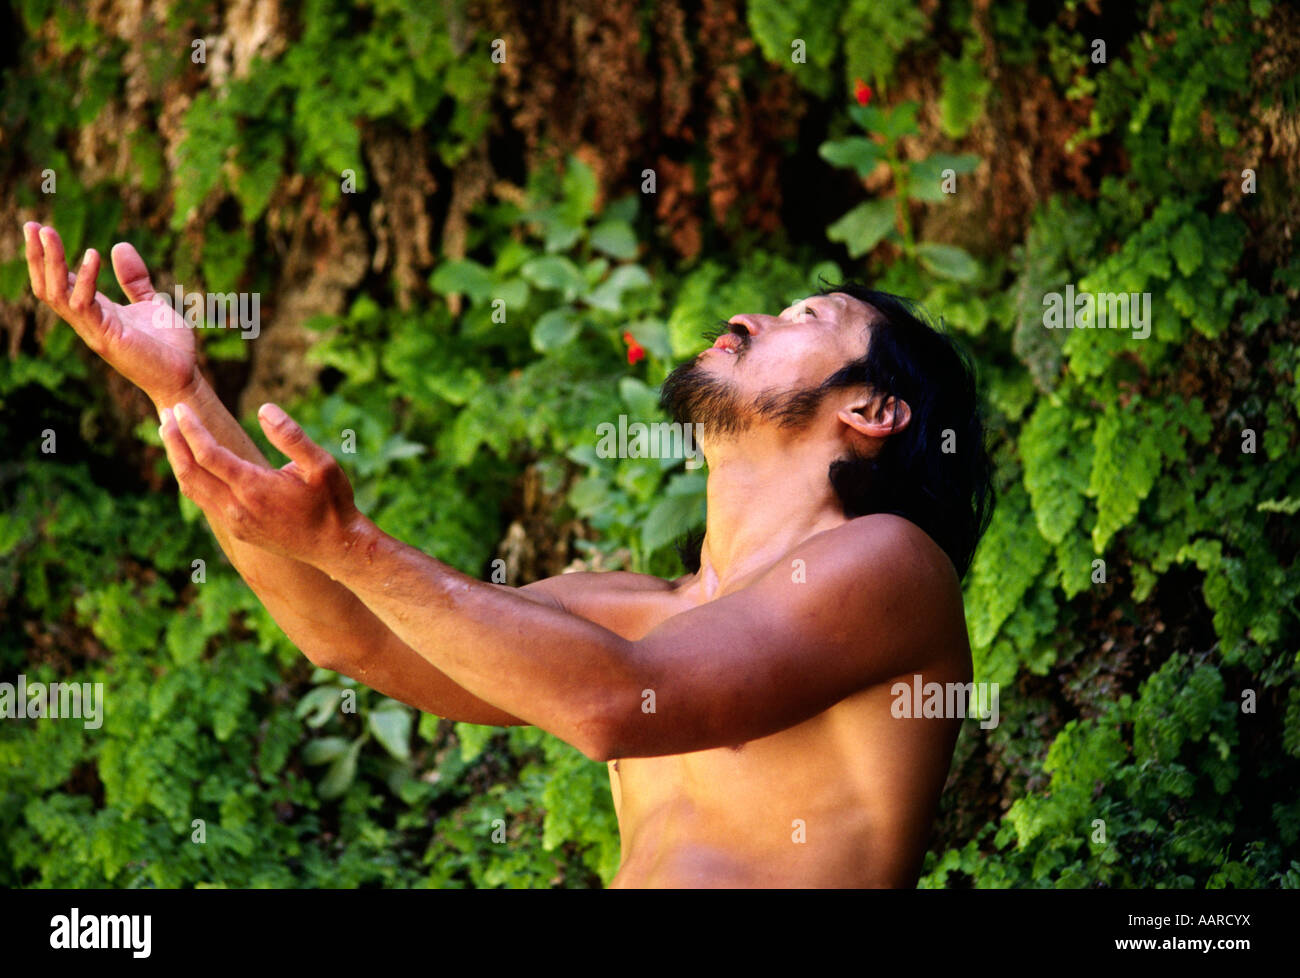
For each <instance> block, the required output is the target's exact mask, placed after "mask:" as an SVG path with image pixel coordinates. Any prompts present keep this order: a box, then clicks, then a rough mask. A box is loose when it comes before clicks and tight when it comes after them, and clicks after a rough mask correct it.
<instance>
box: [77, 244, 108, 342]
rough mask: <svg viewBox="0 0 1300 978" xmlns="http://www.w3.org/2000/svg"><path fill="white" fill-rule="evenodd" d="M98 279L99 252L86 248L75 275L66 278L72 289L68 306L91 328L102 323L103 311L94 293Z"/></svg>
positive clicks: (96, 294)
mask: <svg viewBox="0 0 1300 978" xmlns="http://www.w3.org/2000/svg"><path fill="white" fill-rule="evenodd" d="M98 278H99V252H97V251H96V250H95V249H94V248H88V249H86V255H85V257H84V258H83V259H82V260H81V268H80V269H79V270H78V271H77V274H76V275H69V276H68V284H69V285H70V286H71V287H72V294H71V296H69V298H68V306H69V307H70V308H71V309H72V311H73V312H75V313H76V314H77V315H79V316H84V317H86V319H87V320H88V325H91V326H101V325H103V322H104V310H103V309H101V308H100V305H99V294H98V293H97V292H96V291H95V283H96V281H97V280H98Z"/></svg>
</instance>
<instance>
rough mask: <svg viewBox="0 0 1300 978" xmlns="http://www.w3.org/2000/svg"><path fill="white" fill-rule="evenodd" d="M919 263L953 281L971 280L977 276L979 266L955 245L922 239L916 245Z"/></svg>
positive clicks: (963, 250)
mask: <svg viewBox="0 0 1300 978" xmlns="http://www.w3.org/2000/svg"><path fill="white" fill-rule="evenodd" d="M916 255H917V257H918V258H920V259H921V264H922V265H924V266H925V267H926V268H928V269H929V270H930V271H931V272H933V273H934V274H935V275H938V276H941V277H942V278H950V279H952V280H953V281H955V282H971V281H974V280H975V278H977V277H978V276H979V273H980V266H979V262H977V261H976V260H975V259H974V258H972V257H971V256H970V254H969V253H968V252H967V251H966V250H965V249H963V248H958V247H957V246H956V245H949V244H936V243H935V242H933V241H923V242H921V243H920V244H919V245H917V246H916Z"/></svg>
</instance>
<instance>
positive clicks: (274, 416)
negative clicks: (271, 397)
mask: <svg viewBox="0 0 1300 978" xmlns="http://www.w3.org/2000/svg"><path fill="white" fill-rule="evenodd" d="M257 413H258V414H259V415H261V416H262V417H263V418H265V419H266V420H267V421H268V422H269V423H271V424H283V423H284V421H285V419H286V418H288V417H289V416H288V415H287V414H285V413H284V412H283V411H282V410H280V408H278V407H276V406H275V405H274V404H272V403H270V402H269V401H268V402H267V403H266V404H263V405H262V406H261V407H260V408H258V409H257Z"/></svg>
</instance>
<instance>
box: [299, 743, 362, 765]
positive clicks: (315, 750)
mask: <svg viewBox="0 0 1300 978" xmlns="http://www.w3.org/2000/svg"><path fill="white" fill-rule="evenodd" d="M351 743H352V742H351V741H350V740H349V739H348V738H347V737H317V738H316V739H315V740H309V741H307V746H305V747H304V748H303V749H302V762H303V763H304V764H328V763H329V762H330V761H334V760H337V759H338V758H340V757H342V756H343V752H344V751H346V750H347V749H348V746H349V745H350V744H351Z"/></svg>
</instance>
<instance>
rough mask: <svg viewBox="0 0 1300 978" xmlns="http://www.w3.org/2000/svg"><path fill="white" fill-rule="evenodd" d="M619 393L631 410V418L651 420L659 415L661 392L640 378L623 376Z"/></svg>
mask: <svg viewBox="0 0 1300 978" xmlns="http://www.w3.org/2000/svg"><path fill="white" fill-rule="evenodd" d="M618 394H619V397H621V398H622V399H623V403H624V404H626V405H627V407H628V410H629V411H630V412H631V420H633V421H642V422H649V421H650V420H652V419H654V418H657V417H659V393H658V392H657V391H656V390H654V389H653V388H651V387H649V386H647V385H646V383H645V382H644V381H642V380H640V379H639V378H637V377H624V378H622V379H621V380H620V381H619V382H618Z"/></svg>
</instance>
